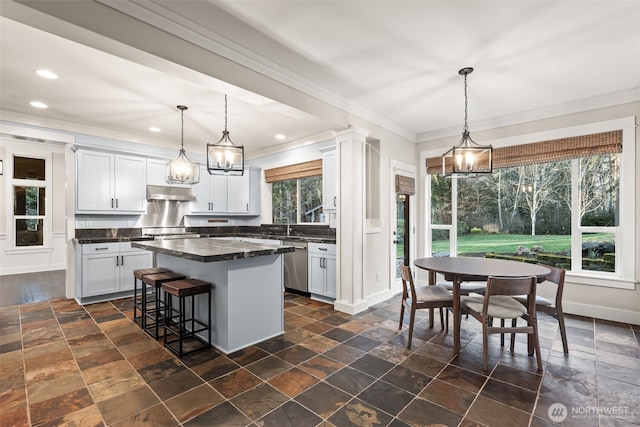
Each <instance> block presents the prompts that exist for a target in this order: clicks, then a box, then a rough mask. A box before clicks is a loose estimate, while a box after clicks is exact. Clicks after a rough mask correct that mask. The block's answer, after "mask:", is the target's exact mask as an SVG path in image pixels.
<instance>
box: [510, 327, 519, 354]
mask: <svg viewBox="0 0 640 427" xmlns="http://www.w3.org/2000/svg"><path fill="white" fill-rule="evenodd" d="M517 322H518V319H511V327H512V328H515V327H516V325H517ZM515 347H516V334H515V332H511V348H510V350H511V353H513V351H514V350H515Z"/></svg>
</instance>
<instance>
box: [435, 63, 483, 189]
mask: <svg viewBox="0 0 640 427" xmlns="http://www.w3.org/2000/svg"><path fill="white" fill-rule="evenodd" d="M472 72H473V68H471V67H466V68H463V69H461V70H460V71H458V74H460V75H461V76H464V127H463V128H462V139H461V140H460V142H459V143H458V145H456V146H454V147H453V148H451V149H450V150H449V151H447V152H446V153H444V154H443V155H442V173H443V175H444V176H445V177H447V178H470V177H477V176H479V175H480V174H487V173H491V172H493V147H492V146H491V145H480V144H477V143H476V142H475V141H474V140H473V139H471V135H469V126H468V124H467V103H468V101H467V76H468V75H469V74H471V73H472Z"/></svg>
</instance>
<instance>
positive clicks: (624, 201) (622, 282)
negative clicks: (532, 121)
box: [420, 117, 636, 290]
mask: <svg viewBox="0 0 640 427" xmlns="http://www.w3.org/2000/svg"><path fill="white" fill-rule="evenodd" d="M615 130H622V146H623V152H622V153H620V155H619V156H620V157H619V158H620V205H619V215H620V220H619V224H618V225H617V226H615V227H585V226H581V225H580V224H579V221H580V219H579V215H578V214H577V213H578V212H579V208H578V196H577V194H578V193H577V185H578V179H576V171H577V167H576V166H575V164H576V163H577V162H578V160H577V159H576V160H573V161H572V174H571V175H572V213H576V214H572V220H571V221H572V233H571V246H572V269H571V271H567V280H568V281H571V282H574V283H577V284H584V285H592V286H602V287H611V288H620V289H630V290H632V289H634V288H635V277H634V271H635V259H636V253H635V250H636V248H635V236H636V226H635V200H634V197H633V195H634V194H636V188H635V187H636V182H635V168H634V164H635V159H636V153H635V150H636V147H635V145H636V144H635V118H634V117H625V118H620V119H613V120H607V121H602V122H595V123H590V124H585V125H578V126H571V127H566V128H559V129H552V130H548V131H542V132H538V133H533V134H523V135H516V136H513V137H508V138H503V139H497V140H493V141H484V142H483V143H486V144H491V145H492V146H493V147H494V148H495V147H506V146H513V145H520V144H527V143H531V142H535V141H546V140H552V139H559V138H570V137H575V136H580V135H588V134H593V133H601V132H608V131H615ZM441 151H443V149H442V148H440V149H438V150H429V151H426V152H422V153H421V156H420V159H421V164H422V165H424V164H425V163H424V160H425V159H426V158H430V157H434V156H438V155H441ZM421 170H422V172H421V173H422V174H423V175H422V176H423V178H424V180H423V183H424V186H423V188H424V191H423V192H422V193H423V195H424V200H425V202H424V203H423V206H424V216H423V220H424V221H425V231H424V236H423V238H424V253H425V254H431V253H432V234H433V233H432V230H436V229H446V230H449V237H450V239H449V245H450V253H451V254H453V255H452V256H457V254H456V248H457V197H456V195H457V182H456V180H453V181H454V182H452V186H451V191H452V200H451V202H452V203H451V204H452V220H451V224H445V225H443V224H431V191H430V189H431V185H430V175H429V174H427V173H426V170H425V169H424V167H423V168H422V169H421ZM578 176H579V174H578ZM605 228H606V230H605ZM595 230H603V231H605V232H608V233H614V234H615V236H616V272H615V273H611V272H598V271H590V270H582V268H581V263H580V262H579V260H580V259H581V252H580V250H579V249H580V247H581V246H580V245H581V241H582V234H583V233H584V232H593V231H595ZM576 254H578V255H577V256H576ZM577 264H580V268H577V269H576V268H575V267H576V265H577Z"/></svg>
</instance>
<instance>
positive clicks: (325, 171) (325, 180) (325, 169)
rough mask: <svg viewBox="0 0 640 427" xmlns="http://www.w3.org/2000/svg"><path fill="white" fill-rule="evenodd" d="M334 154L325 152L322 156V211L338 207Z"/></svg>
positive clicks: (333, 152)
mask: <svg viewBox="0 0 640 427" xmlns="http://www.w3.org/2000/svg"><path fill="white" fill-rule="evenodd" d="M336 168H337V162H336V152H335V150H333V151H327V152H325V153H324V154H323V155H322V186H323V192H324V194H323V199H322V204H323V209H324V210H325V211H327V210H336V208H337V206H338V198H337V195H338V192H337V189H338V180H337V170H336Z"/></svg>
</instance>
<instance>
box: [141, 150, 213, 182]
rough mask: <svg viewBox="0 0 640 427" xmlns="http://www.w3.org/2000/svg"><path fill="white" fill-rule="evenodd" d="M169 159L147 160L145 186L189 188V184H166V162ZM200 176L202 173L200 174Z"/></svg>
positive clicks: (149, 158)
mask: <svg viewBox="0 0 640 427" xmlns="http://www.w3.org/2000/svg"><path fill="white" fill-rule="evenodd" d="M168 161H169V159H154V158H151V157H148V158H147V185H170V186H171V187H181V188H190V187H191V184H167V162H168ZM200 176H202V173H201V174H200Z"/></svg>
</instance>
